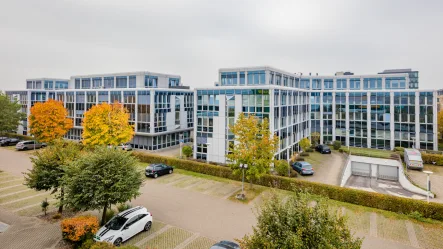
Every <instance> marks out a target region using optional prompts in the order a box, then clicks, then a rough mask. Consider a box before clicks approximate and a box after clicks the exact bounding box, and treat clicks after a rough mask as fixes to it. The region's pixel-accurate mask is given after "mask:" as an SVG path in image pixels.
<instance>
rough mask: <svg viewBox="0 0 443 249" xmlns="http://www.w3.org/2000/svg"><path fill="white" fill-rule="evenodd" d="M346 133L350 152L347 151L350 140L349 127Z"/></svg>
mask: <svg viewBox="0 0 443 249" xmlns="http://www.w3.org/2000/svg"><path fill="white" fill-rule="evenodd" d="M346 134H347V135H348V141H347V142H348V153H350V151H349V144H350V141H351V130H349V129H347V130H346Z"/></svg>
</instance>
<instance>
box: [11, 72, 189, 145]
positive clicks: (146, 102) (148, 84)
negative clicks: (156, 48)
mask: <svg viewBox="0 0 443 249" xmlns="http://www.w3.org/2000/svg"><path fill="white" fill-rule="evenodd" d="M6 94H8V95H9V96H11V98H13V99H16V100H18V101H19V103H20V104H21V105H22V111H23V112H26V113H27V114H28V115H29V113H30V109H31V107H32V106H33V105H34V104H35V103H36V102H45V101H46V100H47V99H55V100H60V101H62V102H63V103H64V105H65V108H66V109H67V110H68V117H69V118H71V119H72V120H73V121H74V127H73V128H72V129H71V130H69V132H68V133H67V134H66V136H65V137H66V138H67V139H72V140H79V139H81V133H82V120H83V115H84V113H85V112H86V111H87V110H89V109H90V108H91V107H92V106H94V105H96V104H100V103H113V102H115V101H118V102H120V103H122V104H123V105H124V107H125V108H127V110H128V111H129V114H130V123H131V124H132V125H133V126H134V129H135V136H134V138H133V139H132V140H131V141H130V142H129V143H130V144H131V145H132V146H133V147H134V148H138V149H145V150H158V149H162V148H166V147H170V146H174V145H178V144H179V141H180V140H182V141H183V142H185V143H186V142H190V141H191V132H192V130H193V126H194V114H193V112H194V97H193V94H194V93H193V91H192V90H190V89H189V87H184V86H182V83H181V77H180V76H178V75H168V74H159V73H152V72H130V73H115V74H97V75H80V76H72V77H71V78H70V79H69V80H68V79H48V78H39V79H29V80H26V90H20V91H7V92H6ZM18 133H19V134H24V135H27V134H28V122H27V120H25V121H24V122H23V123H22V125H21V126H20V127H19V130H18Z"/></svg>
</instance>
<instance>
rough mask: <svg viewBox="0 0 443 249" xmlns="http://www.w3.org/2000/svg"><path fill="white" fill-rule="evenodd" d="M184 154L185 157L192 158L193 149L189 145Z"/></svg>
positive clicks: (185, 147) (183, 150)
mask: <svg viewBox="0 0 443 249" xmlns="http://www.w3.org/2000/svg"><path fill="white" fill-rule="evenodd" d="M182 153H183V155H185V157H190V156H192V147H191V146H189V145H186V146H184V147H183V148H182Z"/></svg>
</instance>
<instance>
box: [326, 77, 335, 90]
mask: <svg viewBox="0 0 443 249" xmlns="http://www.w3.org/2000/svg"><path fill="white" fill-rule="evenodd" d="M323 84H324V88H323V89H332V88H333V87H334V80H333V79H324V80H323Z"/></svg>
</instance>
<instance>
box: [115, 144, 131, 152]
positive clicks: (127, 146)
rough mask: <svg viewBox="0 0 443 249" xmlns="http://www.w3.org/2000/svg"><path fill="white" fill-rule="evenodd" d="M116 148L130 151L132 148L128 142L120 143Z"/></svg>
mask: <svg viewBox="0 0 443 249" xmlns="http://www.w3.org/2000/svg"><path fill="white" fill-rule="evenodd" d="M118 148H120V149H122V150H126V151H130V150H132V146H131V145H130V144H120V145H119V146H118Z"/></svg>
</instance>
